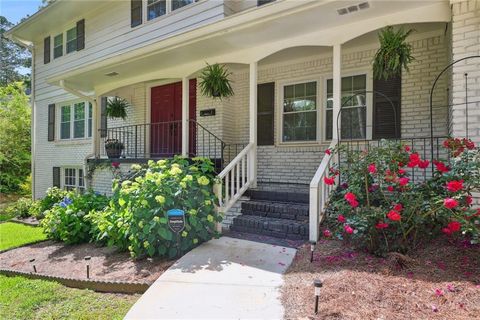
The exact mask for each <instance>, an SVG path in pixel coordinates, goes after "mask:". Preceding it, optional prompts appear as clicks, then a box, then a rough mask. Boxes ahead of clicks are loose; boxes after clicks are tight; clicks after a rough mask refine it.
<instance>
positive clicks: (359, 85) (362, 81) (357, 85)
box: [353, 74, 367, 91]
mask: <svg viewBox="0 0 480 320" xmlns="http://www.w3.org/2000/svg"><path fill="white" fill-rule="evenodd" d="M366 87H367V76H366V75H364V74H362V75H359V76H355V77H353V90H354V91H365V88H366Z"/></svg>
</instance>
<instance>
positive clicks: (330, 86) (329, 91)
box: [327, 79, 333, 95]
mask: <svg viewBox="0 0 480 320" xmlns="http://www.w3.org/2000/svg"><path fill="white" fill-rule="evenodd" d="M327 94H332V95H333V80H332V79H328V80H327Z"/></svg>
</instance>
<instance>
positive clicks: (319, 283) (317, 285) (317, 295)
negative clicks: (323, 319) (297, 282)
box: [313, 279, 323, 314]
mask: <svg viewBox="0 0 480 320" xmlns="http://www.w3.org/2000/svg"><path fill="white" fill-rule="evenodd" d="M313 286H314V287H315V314H318V300H319V298H320V288H321V287H322V286H323V283H322V280H318V279H317V280H315V281H313Z"/></svg>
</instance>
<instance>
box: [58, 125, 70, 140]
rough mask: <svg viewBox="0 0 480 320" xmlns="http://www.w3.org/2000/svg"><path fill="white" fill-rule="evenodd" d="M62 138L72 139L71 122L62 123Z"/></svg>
mask: <svg viewBox="0 0 480 320" xmlns="http://www.w3.org/2000/svg"><path fill="white" fill-rule="evenodd" d="M60 139H70V122H68V123H62V124H61V125H60Z"/></svg>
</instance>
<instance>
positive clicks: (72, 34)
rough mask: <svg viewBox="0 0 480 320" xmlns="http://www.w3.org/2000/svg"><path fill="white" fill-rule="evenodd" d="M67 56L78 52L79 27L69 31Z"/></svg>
mask: <svg viewBox="0 0 480 320" xmlns="http://www.w3.org/2000/svg"><path fill="white" fill-rule="evenodd" d="M66 47H67V54H68V53H70V52H73V51H77V27H73V28H72V29H70V30H67V46H66Z"/></svg>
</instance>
